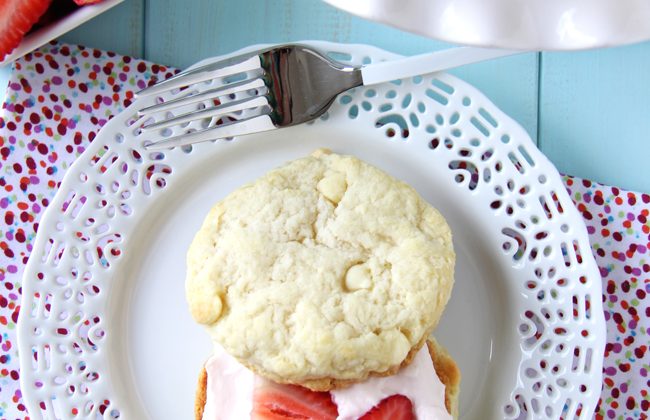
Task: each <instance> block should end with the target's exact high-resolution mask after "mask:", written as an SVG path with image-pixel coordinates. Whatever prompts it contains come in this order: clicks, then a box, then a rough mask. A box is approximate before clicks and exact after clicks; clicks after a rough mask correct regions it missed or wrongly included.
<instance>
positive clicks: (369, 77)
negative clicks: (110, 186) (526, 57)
mask: <svg viewBox="0 0 650 420" xmlns="http://www.w3.org/2000/svg"><path fill="white" fill-rule="evenodd" d="M518 52H521V51H511V50H495V49H486V48H473V47H459V48H452V49H448V50H443V51H438V52H434V53H430V54H422V55H417V56H413V57H408V58H403V59H398V60H393V61H386V62H381V63H376V64H370V65H366V66H361V67H354V66H350V65H346V64H343V63H340V62H338V61H335V60H333V59H331V58H329V57H327V56H326V55H324V54H322V53H320V52H318V51H316V50H315V49H313V48H311V47H308V46H305V45H299V44H293V45H282V46H276V47H272V48H267V49H264V50H260V51H255V52H252V53H249V54H245V55H241V56H237V57H232V58H228V59H225V60H222V61H219V62H215V63H210V64H207V65H204V66H201V67H198V68H195V69H190V70H187V71H184V72H182V73H179V74H178V75H176V76H174V77H172V78H169V79H167V80H164V81H162V82H159V83H157V84H155V85H153V86H151V87H149V88H147V89H144V90H142V91H140V92H138V94H137V95H138V96H139V97H142V96H147V95H160V94H162V93H164V92H168V91H171V90H175V89H179V88H184V87H189V86H191V85H194V84H197V83H201V82H205V81H211V80H217V79H220V80H222V81H224V83H223V84H222V85H220V86H218V87H216V88H211V89H208V90H203V91H200V90H199V91H197V92H193V93H188V94H187V95H186V96H183V97H180V98H176V99H173V100H170V101H168V102H163V103H160V104H156V105H153V106H150V107H147V108H143V109H141V110H140V111H138V114H139V115H140V116H150V115H153V114H157V113H162V112H172V111H174V110H179V109H180V108H182V107H186V106H188V105H191V104H195V103H201V102H204V101H215V102H216V101H218V105H215V106H211V107H209V108H204V109H199V110H196V111H191V112H186V113H183V114H180V115H176V116H172V117H170V118H167V117H164V118H162V119H161V120H159V121H157V122H154V123H151V124H145V125H143V126H142V130H143V132H154V131H159V132H160V133H162V130H164V129H166V128H169V127H173V126H176V125H182V124H188V123H190V122H192V121H197V120H204V119H206V118H214V117H220V116H225V115H232V114H233V113H238V112H239V113H241V111H245V112H246V116H245V117H244V118H242V119H238V120H235V121H229V122H225V123H223V124H219V125H214V126H211V127H210V126H209V127H208V128H205V129H202V130H199V131H194V132H191V133H186V134H181V135H176V136H173V137H166V138H165V137H164V136H163V135H162V134H160V139H158V140H154V141H152V142H151V143H149V144H148V145H146V146H145V147H146V148H148V149H164V148H170V147H175V146H184V145H188V144H194V143H198V142H203V141H208V140H216V139H221V138H229V137H234V136H241V135H246V134H252V133H258V132H261V131H267V130H273V129H277V128H281V127H289V126H292V125H296V124H302V123H305V122H308V121H311V120H313V119H315V118H318V117H319V116H320V115H322V114H323V113H324V112H325V111H326V110H327V109H328V108H329V106H330V105H331V103H332V102H333V101H334V99H335V98H336V96H337V95H339V94H340V93H342V92H344V91H346V90H349V89H351V88H354V87H358V86H367V85H373V84H377V83H383V82H388V81H391V80H396V79H402V78H406V77H412V76H417V75H422V74H427V73H433V72H437V71H442V70H448V69H451V68H454V67H458V66H462V65H466V64H471V63H476V62H479V61H484V60H489V59H493V58H498V57H503V56H507V55H512V54H516V53H518ZM242 79H243V80H242ZM228 80H234V81H230V82H229V81H228ZM187 90H188V92H191V91H192V90H191V89H187ZM238 94H241V95H240V96H245V97H244V98H239V99H238V98H237V95H238ZM233 98H234V99H233Z"/></svg>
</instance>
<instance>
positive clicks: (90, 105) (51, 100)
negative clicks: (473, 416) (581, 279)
mask: <svg viewBox="0 0 650 420" xmlns="http://www.w3.org/2000/svg"><path fill="white" fill-rule="evenodd" d="M172 74H173V71H172V70H171V69H168V68H166V67H164V66H160V65H157V64H152V63H148V62H145V61H141V60H135V59H132V58H129V57H123V56H119V55H116V54H112V53H108V52H103V51H99V50H92V49H88V48H84V47H79V46H70V45H63V44H56V43H51V44H49V45H47V46H45V47H43V48H41V49H40V50H38V51H37V52H34V53H33V54H30V55H27V56H25V57H24V58H22V59H20V60H18V61H17V62H16V63H15V70H14V72H13V75H12V79H11V80H10V83H9V87H8V89H9V90H8V92H7V95H6V103H5V104H4V105H3V111H2V113H1V114H0V191H1V193H0V419H5V418H7V419H15V418H26V417H27V413H26V411H25V406H24V405H23V402H22V395H21V392H20V387H19V379H20V372H19V369H18V354H17V347H16V321H17V319H18V312H19V311H20V292H21V288H20V286H21V276H22V272H23V269H24V266H25V263H26V262H27V258H28V257H29V254H30V252H31V249H32V248H31V246H32V243H33V241H34V237H35V235H36V232H37V230H38V222H39V219H40V216H41V214H42V212H43V210H44V209H45V208H46V207H47V205H48V204H49V202H50V201H51V200H52V198H53V197H54V194H55V193H56V191H57V188H58V185H59V183H60V181H61V179H62V178H63V176H64V175H65V172H66V169H67V168H68V167H69V166H70V165H71V164H72V162H73V161H74V160H75V158H77V157H78V156H79V155H80V154H81V153H83V151H84V150H85V148H86V147H87V145H88V143H89V142H91V141H92V140H93V139H94V137H95V135H96V133H97V131H98V130H99V129H100V128H101V127H102V126H103V125H104V124H105V123H106V122H107V121H108V120H109V119H110V118H111V116H113V115H115V114H117V113H118V112H120V111H121V110H122V109H124V108H125V107H126V106H128V105H129V104H130V101H131V99H132V98H133V94H134V92H135V91H137V90H139V89H142V88H144V87H145V86H147V85H149V84H152V83H154V82H155V81H156V80H160V79H162V78H166V77H169V76H171V75H172ZM564 181H565V183H566V186H567V188H568V190H569V192H570V194H571V197H572V198H573V200H574V202H575V203H576V206H577V207H578V209H579V210H580V211H581V213H582V214H583V216H584V219H585V222H586V224H587V227H588V230H589V234H590V238H591V241H592V248H593V251H594V255H595V257H596V260H597V262H598V264H599V266H600V270H601V275H602V276H603V302H604V306H605V317H606V320H607V334H608V336H607V339H608V344H607V347H606V354H605V364H604V374H605V375H604V383H603V392H602V396H601V401H600V404H599V408H598V412H597V415H596V417H597V418H603V419H609V418H614V419H628V418H647V414H646V413H647V412H648V411H649V410H650V407H649V401H650V397H649V396H648V390H649V389H650V383H649V378H648V370H649V369H650V366H648V360H649V358H650V357H649V356H648V355H649V354H650V353H649V352H648V341H649V340H648V334H649V333H650V322H649V321H648V319H649V317H650V305H649V299H648V297H647V295H648V293H650V196H648V195H647V194H636V193H632V192H627V191H623V190H620V189H618V188H611V187H606V186H603V185H599V184H595V183H592V182H589V181H585V180H581V179H578V178H572V177H568V176H567V177H565V178H564Z"/></svg>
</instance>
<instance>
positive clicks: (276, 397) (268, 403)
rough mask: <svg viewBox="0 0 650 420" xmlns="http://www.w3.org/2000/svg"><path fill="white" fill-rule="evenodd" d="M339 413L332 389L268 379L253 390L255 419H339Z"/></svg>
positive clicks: (253, 415) (253, 413)
mask: <svg viewBox="0 0 650 420" xmlns="http://www.w3.org/2000/svg"><path fill="white" fill-rule="evenodd" d="M337 416H338V410H337V409H336V404H334V402H333V401H332V396H331V395H330V393H329V392H314V391H311V390H309V389H307V388H303V387H301V386H296V385H280V384H276V383H273V382H270V381H266V382H265V383H264V384H263V385H261V386H258V387H256V388H255V391H254V393H253V412H252V416H251V419H252V420H286V419H294V420H295V419H301V420H302V419H304V420H335V419H336V417H337Z"/></svg>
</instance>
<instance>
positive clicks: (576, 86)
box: [539, 42, 650, 192]
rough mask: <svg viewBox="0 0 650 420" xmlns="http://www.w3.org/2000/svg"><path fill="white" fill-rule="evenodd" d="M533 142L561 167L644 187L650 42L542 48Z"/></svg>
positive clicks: (649, 179)
mask: <svg viewBox="0 0 650 420" xmlns="http://www.w3.org/2000/svg"><path fill="white" fill-rule="evenodd" d="M541 68H542V71H541V86H540V91H541V98H540V122H539V124H540V135H539V138H540V146H541V149H542V151H543V152H544V153H546V154H547V155H548V156H549V158H550V159H551V160H552V161H553V162H554V163H555V164H556V166H557V167H558V169H559V170H560V171H563V172H566V173H569V174H572V175H577V176H581V177H586V178H589V179H592V180H595V181H600V182H604V183H607V184H611V185H616V186H620V187H623V188H627V189H634V190H637V191H643V192H650V100H649V98H650V42H646V43H642V44H637V45H632V46H627V47H619V48H611V49H605V50H596V51H585V52H575V53H544V54H543V56H542V66H541Z"/></svg>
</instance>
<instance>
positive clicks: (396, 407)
mask: <svg viewBox="0 0 650 420" xmlns="http://www.w3.org/2000/svg"><path fill="white" fill-rule="evenodd" d="M414 419H415V415H414V414H413V404H411V400H409V399H408V398H406V397H405V396H404V395H391V396H390V397H388V398H384V399H383V400H381V401H380V402H379V404H377V405H376V406H374V407H373V408H372V410H370V411H368V412H367V413H366V414H364V415H363V416H361V418H359V420H414Z"/></svg>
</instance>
